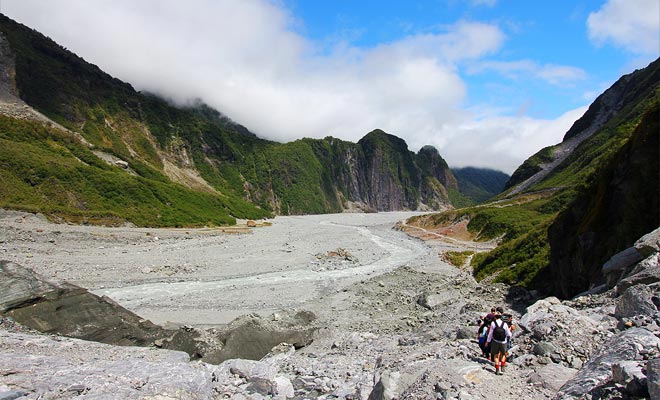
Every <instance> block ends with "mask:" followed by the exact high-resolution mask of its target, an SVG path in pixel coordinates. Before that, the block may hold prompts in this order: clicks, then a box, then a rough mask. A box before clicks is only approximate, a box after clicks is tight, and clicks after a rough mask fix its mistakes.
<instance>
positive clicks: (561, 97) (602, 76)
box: [284, 0, 660, 118]
mask: <svg viewBox="0 0 660 400" xmlns="http://www.w3.org/2000/svg"><path fill="white" fill-rule="evenodd" d="M632 1H635V0H632ZM284 4H286V6H287V7H288V8H289V9H290V10H291V11H292V13H293V14H294V16H295V18H296V19H298V20H299V24H298V25H294V26H295V29H296V30H297V31H298V32H300V34H301V35H303V36H305V37H307V38H309V39H311V40H315V41H317V42H318V43H319V44H320V45H319V47H320V48H324V49H326V50H327V49H328V48H329V47H332V46H333V45H335V44H336V42H338V41H342V40H345V41H350V42H351V43H352V45H354V46H359V47H365V48H369V47H374V46H378V45H379V44H381V43H388V42H393V41H396V40H399V39H401V38H404V37H406V36H411V35H417V34H428V33H440V32H443V31H444V30H445V29H446V27H447V26H450V25H452V24H454V23H455V22H456V21H473V22H485V23H490V24H495V25H498V26H499V27H500V28H501V30H502V31H503V33H504V35H505V37H506V38H505V42H506V43H505V45H504V46H503V48H502V50H501V51H500V52H498V53H497V54H493V55H492V56H491V57H490V59H491V60H493V61H499V62H515V61H520V60H525V61H527V62H528V63H531V64H537V65H538V66H553V65H554V66H570V67H573V68H576V70H574V71H573V72H574V73H575V74H576V75H575V76H574V79H570V78H568V77H567V78H566V79H564V80H562V81H560V82H547V81H544V80H539V79H538V77H535V76H529V75H526V74H525V73H514V72H512V73H510V74H502V73H501V72H498V71H497V70H492V69H491V70H474V69H470V68H469V66H465V65H459V68H461V67H464V73H463V74H462V76H463V77H464V79H465V80H466V82H467V83H468V85H469V93H468V97H467V99H466V105H467V106H471V105H472V106H473V105H478V104H497V105H502V106H503V108H504V110H503V112H506V113H508V114H514V115H515V114H519V113H524V114H526V115H530V116H534V117H539V118H556V117H558V116H559V115H561V114H563V113H564V112H566V111H567V110H568V109H569V108H575V107H579V106H582V105H584V104H585V102H586V101H592V100H593V99H594V95H596V94H600V92H602V90H604V89H605V88H606V87H608V86H609V85H610V84H611V83H613V82H614V81H615V80H616V79H618V78H619V77H620V76H621V75H622V74H625V73H629V72H631V71H632V70H633V69H635V68H638V67H643V66H646V65H647V64H648V62H650V61H652V59H653V58H654V57H653V55H651V56H649V57H639V58H638V57H636V56H635V55H634V54H631V53H630V52H626V51H625V50H622V49H621V48H619V47H615V46H611V45H595V44H594V43H593V42H592V41H591V40H590V39H589V33H588V27H587V24H586V21H587V18H588V16H589V14H590V13H592V12H594V11H596V10H598V9H600V7H601V6H602V5H603V4H604V2H603V1H593V0H592V1H567V0H564V1H555V2H542V1H524V0H514V1H501V0H500V1H481V2H479V1H459V0H424V1H399V2H383V1H373V0H368V1H350V0H335V1H300V0H287V1H285V2H284ZM657 18H658V19H660V15H658V17H657ZM658 51H659V52H660V49H659V50H658ZM658 55H660V54H656V55H655V56H656V57H657V56H658Z"/></svg>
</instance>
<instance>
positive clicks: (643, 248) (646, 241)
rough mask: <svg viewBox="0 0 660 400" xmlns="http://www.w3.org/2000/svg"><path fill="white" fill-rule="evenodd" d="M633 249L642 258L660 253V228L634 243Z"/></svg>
mask: <svg viewBox="0 0 660 400" xmlns="http://www.w3.org/2000/svg"><path fill="white" fill-rule="evenodd" d="M635 249H637V251H638V252H639V254H641V255H642V257H648V256H650V255H652V254H653V253H658V252H660V228H658V229H656V230H654V231H653V232H649V233H647V234H646V235H644V236H642V237H641V238H640V239H639V240H638V241H636V242H635Z"/></svg>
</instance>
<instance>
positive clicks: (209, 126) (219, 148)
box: [0, 15, 446, 223]
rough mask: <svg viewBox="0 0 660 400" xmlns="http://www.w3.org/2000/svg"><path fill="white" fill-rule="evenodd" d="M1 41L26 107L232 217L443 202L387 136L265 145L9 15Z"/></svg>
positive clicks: (206, 110) (0, 23)
mask: <svg viewBox="0 0 660 400" xmlns="http://www.w3.org/2000/svg"><path fill="white" fill-rule="evenodd" d="M0 33H2V34H3V35H5V36H6V37H7V39H8V41H9V43H10V47H11V49H12V51H13V53H14V57H15V65H16V84H17V87H18V89H19V92H20V96H21V98H22V99H23V100H25V101H26V102H27V103H28V104H30V105H31V106H33V107H34V108H36V109H37V110H39V111H41V112H42V113H44V114H45V115H47V116H48V117H49V118H51V119H53V120H54V121H56V122H58V123H60V124H62V125H63V126H65V127H67V128H69V129H71V130H72V131H76V132H80V133H81V134H82V135H83V137H84V138H85V139H86V140H87V141H88V142H90V143H91V144H92V145H93V146H94V150H101V151H103V152H105V153H109V154H112V155H114V156H116V157H119V158H121V159H122V160H124V161H127V162H128V163H129V164H130V165H131V168H132V170H134V171H136V172H137V173H138V174H139V175H140V177H142V178H145V179H148V180H150V181H154V182H161V183H163V184H168V183H171V181H170V179H175V180H176V181H177V182H181V183H182V184H184V185H188V186H190V187H192V188H197V190H204V191H206V192H210V191H211V190H209V189H208V188H201V189H200V185H199V184H198V183H197V182H196V181H195V180H190V179H188V180H186V178H185V177H186V176H190V174H191V173H192V174H199V175H200V176H201V177H202V178H203V179H204V181H206V182H207V183H208V184H209V185H210V186H211V187H212V188H213V189H215V191H217V192H218V193H221V194H222V196H221V198H222V202H223V205H224V206H225V207H227V208H228V209H229V212H230V213H231V215H233V216H235V217H239V218H259V217H263V216H268V215H271V213H278V214H305V213H325V212H338V211H341V210H342V209H343V207H344V206H346V205H347V202H348V201H355V202H364V203H366V204H367V205H368V206H370V207H371V206H373V207H374V208H379V207H382V208H380V209H391V207H396V208H402V207H403V208H406V207H407V208H416V207H417V205H419V203H420V198H421V197H422V196H426V197H427V198H429V199H431V201H430V202H429V203H430V204H433V205H439V206H444V205H445V203H446V193H445V191H444V188H443V187H442V185H438V184H437V183H436V182H435V181H433V180H429V179H427V178H428V177H427V176H424V173H426V171H425V172H420V167H419V166H417V165H416V164H415V159H414V154H413V153H412V152H410V151H408V149H407V146H406V144H405V142H404V141H403V140H401V139H399V138H396V137H394V136H391V135H387V134H386V133H384V132H382V131H374V132H372V133H371V134H368V135H367V136H366V137H365V138H364V139H363V140H362V141H361V142H360V143H358V144H355V143H348V142H341V141H339V140H336V139H332V138H329V139H328V138H326V139H324V140H312V139H303V140H299V141H296V142H292V143H286V144H280V143H274V142H270V141H267V140H262V139H259V138H257V137H256V136H254V135H253V134H251V133H250V132H249V131H247V129H246V128H245V127H242V126H240V125H238V124H235V123H233V122H232V121H231V120H229V119H228V118H227V117H225V116H223V115H222V114H220V113H218V112H217V111H215V110H213V109H211V108H210V107H208V106H206V105H204V104H202V103H200V102H196V103H193V104H192V105H189V106H183V107H182V106H175V105H172V104H170V103H169V102H167V101H165V100H163V99H161V98H159V97H157V96H154V95H151V94H145V93H138V92H135V91H134V90H133V88H132V87H131V86H130V85H129V84H126V83H124V82H121V81H120V80H118V79H115V78H112V77H111V76H110V75H108V74H106V73H104V72H103V71H101V70H100V69H99V68H98V67H96V66H94V65H91V64H89V63H87V62H85V61H84V60H83V59H82V58H80V57H78V56H76V55H75V54H72V53H71V52H69V51H68V50H66V49H65V48H63V47H61V46H59V45H58V44H56V43H55V42H54V41H52V40H50V39H49V38H46V37H44V36H43V35H41V34H39V33H38V32H36V31H34V30H31V29H29V28H27V27H25V26H23V25H21V24H18V23H16V22H14V21H12V20H10V19H9V18H7V17H5V16H3V15H0ZM365 159H366V160H365ZM349 163H350V165H349ZM177 168H178V169H179V170H178V171H177ZM181 170H184V171H183V172H184V173H180V172H181ZM431 172H433V171H431ZM431 172H429V173H431ZM168 177H169V178H168ZM131 179H132V178H131ZM424 182H428V184H427V185H426V186H424V185H423V183H424ZM72 190H73V189H72ZM199 223H204V221H199Z"/></svg>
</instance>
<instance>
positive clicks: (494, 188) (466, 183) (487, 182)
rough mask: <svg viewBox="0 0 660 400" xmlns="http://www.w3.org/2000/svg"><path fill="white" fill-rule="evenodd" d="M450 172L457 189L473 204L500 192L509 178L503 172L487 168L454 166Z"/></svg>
mask: <svg viewBox="0 0 660 400" xmlns="http://www.w3.org/2000/svg"><path fill="white" fill-rule="evenodd" d="M452 172H453V173H454V176H456V180H457V181H458V190H459V191H460V192H461V193H462V194H463V195H465V196H466V197H468V198H469V199H470V200H471V201H472V202H473V204H474V203H482V202H484V201H486V200H488V199H490V198H491V197H494V196H496V195H498V194H500V193H501V192H502V190H504V186H505V184H506V183H507V181H508V180H509V178H510V176H509V175H507V174H505V173H504V172H501V171H496V170H492V169H487V168H474V167H466V168H454V169H452Z"/></svg>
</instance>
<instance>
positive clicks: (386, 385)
mask: <svg viewBox="0 0 660 400" xmlns="http://www.w3.org/2000/svg"><path fill="white" fill-rule="evenodd" d="M400 378H401V374H399V373H398V372H389V371H386V372H384V373H383V374H381V376H380V379H379V380H378V382H377V383H376V385H375V386H374V389H373V390H372V391H371V393H370V394H369V399H368V400H392V399H394V398H396V396H397V395H398V393H399V391H398V382H399V379H400Z"/></svg>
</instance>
